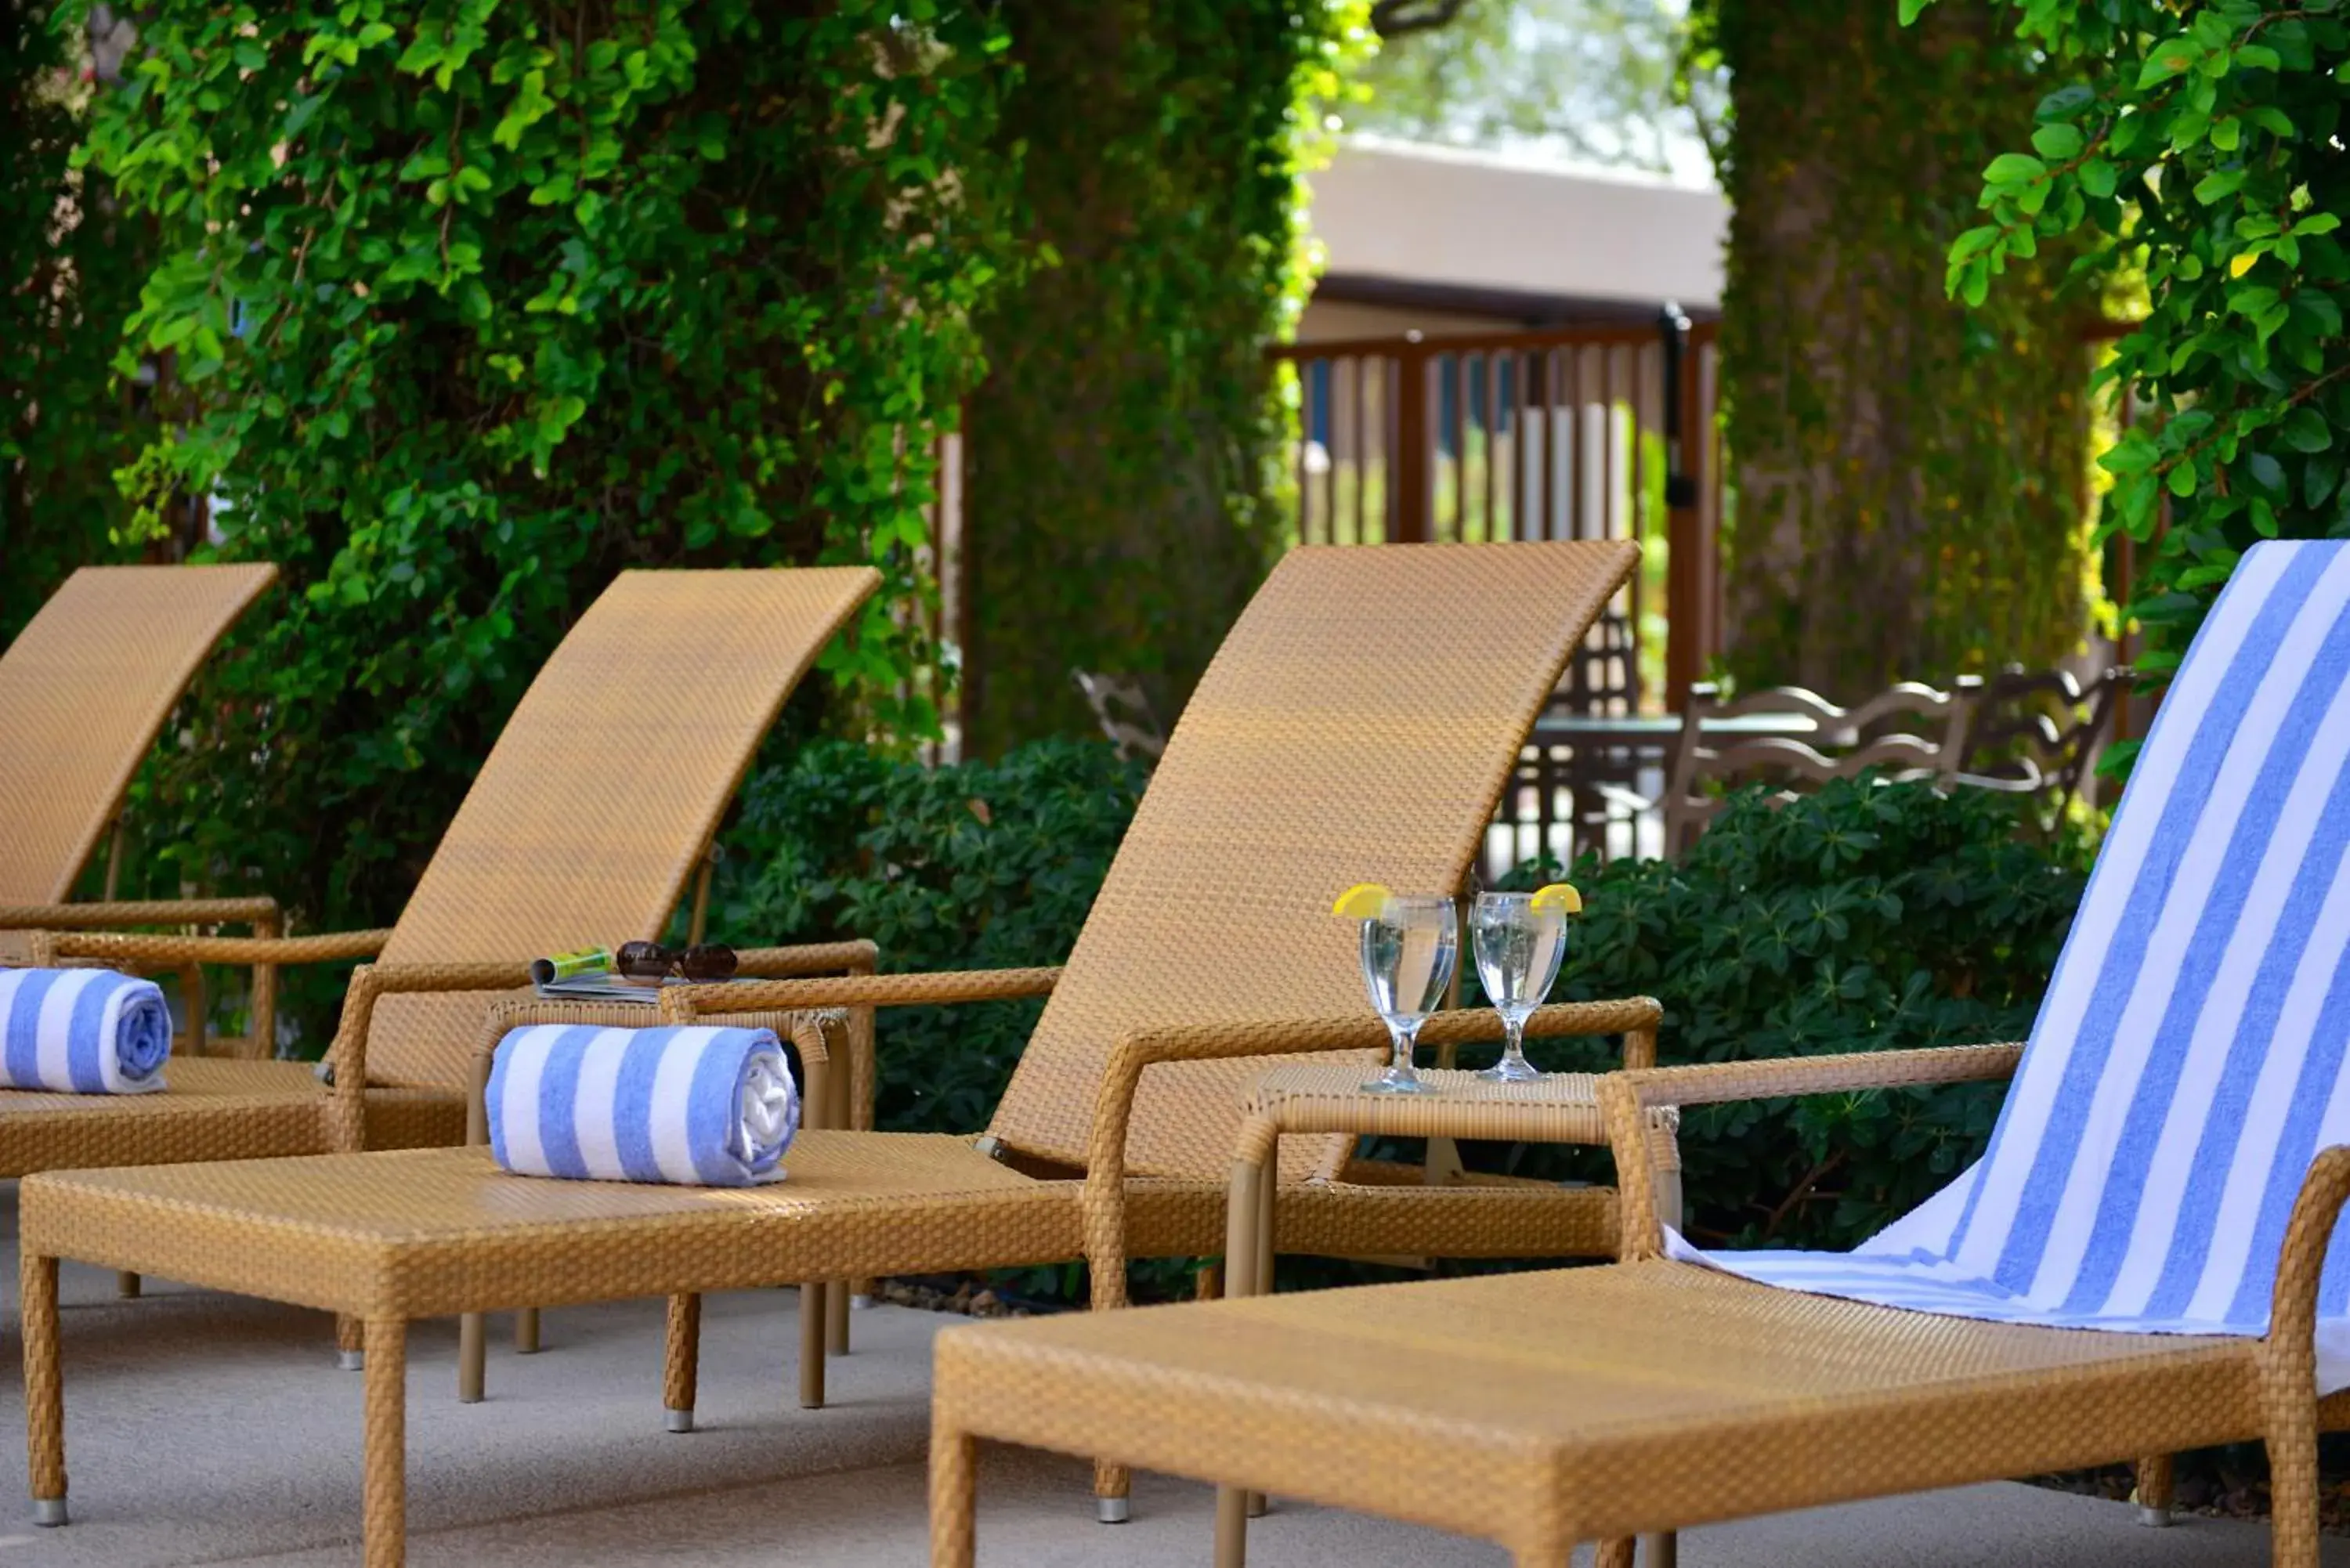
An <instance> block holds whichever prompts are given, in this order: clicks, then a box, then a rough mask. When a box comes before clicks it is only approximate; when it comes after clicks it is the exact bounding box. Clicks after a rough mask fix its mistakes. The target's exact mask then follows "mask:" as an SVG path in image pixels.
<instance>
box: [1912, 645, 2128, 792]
mask: <svg viewBox="0 0 2350 1568" xmlns="http://www.w3.org/2000/svg"><path fill="white" fill-rule="evenodd" d="M2130 679H2131V672H2130V670H2128V668H2127V667H2126V666H2121V667H2116V668H2112V669H2108V670H2105V671H2104V672H2102V673H2101V674H2099V675H2098V676H2096V678H2095V679H2094V680H2091V681H2090V682H2089V684H2088V685H2087V686H2086V687H2084V686H2083V685H2082V684H2081V683H2080V682H2079V681H2078V680H2074V677H2073V673H2072V671H2070V670H2026V669H2024V667H2023V666H2022V665H2021V664H2011V665H2009V666H2008V667H2007V668H2006V669H2004V670H2001V671H2000V672H1999V673H1998V674H1996V675H1994V676H1992V677H1991V679H1990V680H1987V681H1985V682H1984V683H1983V690H1982V697H1981V701H1978V702H1977V703H1976V704H1975V711H1974V716H1973V718H1972V719H1971V720H1970V722H1968V725H1967V754H1966V757H1965V758H1964V760H1963V761H1961V762H1960V764H1959V772H1958V775H1957V777H1956V779H1955V780H1954V781H1953V782H1955V783H1958V784H1964V785H1966V786H1967V787H1969V788H1970V789H1987V790H1992V791H1996V792H1998V793H2000V794H2015V795H2026V796H2031V797H2033V799H2034V800H2035V801H2036V802H2040V803H2044V805H2045V807H2046V808H2048V809H2050V812H2051V815H2052V818H2053V820H2055V821H2062V820H2063V819H2064V814H2065V811H2066V809H2067V808H2068V807H2069V806H2070V805H2072V803H2073V798H2074V796H2075V795H2076V794H2082V793H2083V785H2084V784H2092V783H2093V782H2094V781H2093V779H2092V777H2091V771H2092V770H2093V769H2094V768H2095V766H2096V763H2097V753H2099V751H2101V750H2102V749H2103V748H2104V746H2105V743H2106V738H2107V737H2106V730H2107V728H2108V726H2110V725H2111V723H2112V722H2113V715H2114V708H2115V704H2116V700H2117V699H2118V698H2119V697H2120V695H2121V691H2122V687H2123V686H2124V685H2125V684H2126V683H2127V682H2128V681H2129V680H2130ZM2092 798H2094V796H2092Z"/></svg>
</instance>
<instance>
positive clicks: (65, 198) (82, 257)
mask: <svg viewBox="0 0 2350 1568" xmlns="http://www.w3.org/2000/svg"><path fill="white" fill-rule="evenodd" d="M51 10H52V7H51V6H50V5H47V3H46V0H0V643H5V641H6V639H9V638H12V637H14V636H15V635H16V630H17V628H20V627H22V626H23V625H24V624H25V622H26V620H28V619H30V618H32V615H33V612H34V611H35V610H36V609H38V608H39V607H40V606H41V601H42V600H44V599H46V598H47V597H48V596H49V593H50V591H51V590H52V589H53V588H55V587H56V586H57V583H58V582H59V581H61V580H62V579H63V578H64V577H65V576H67V575H68V574H69V573H70V572H72V571H73V569H74V568H75V567H77V566H85V565H88V564H90V563H93V562H98V561H109V560H120V559H127V558H134V557H135V556H137V554H138V553H139V552H138V545H137V544H136V543H135V542H133V541H130V540H129V539H126V538H124V537H122V536H121V525H122V524H123V522H124V521H125V518H126V516H127V514H128V508H127V507H126V506H125V505H124V504H123V502H122V497H121V495H120V493H118V492H117V490H116V489H115V485H114V470H115V468H116V467H117V466H119V465H120V464H122V463H125V462H130V459H131V457H132V456H133V455H134V454H135V453H136V452H138V450H139V448H140V446H141V445H142V444H143V443H144V441H145V438H146V435H147V433H148V429H149V425H148V419H147V412H146V410H147V408H148V405H149V399H150V394H149V393H148V392H147V391H146V390H145V389H141V388H139V387H136V386H134V385H120V386H118V385H117V384H116V383H115V378H114V373H113V369H112V361H113V358H114V353H115V349H116V347H117V328H118V327H120V323H121V321H122V318H123V317H125V316H127V315H128V314H130V310H131V309H132V308H133V307H134V306H136V305H137V304H138V300H139V286H140V283H141V282H143V281H144V279H145V264H146V261H147V259H148V257H149V254H150V252H151V229H150V227H149V226H148V225H147V224H146V223H142V222H140V221H139V220H138V219H136V218H134V217H132V216H131V215H130V214H128V213H124V212H123V210H122V208H121V206H120V203H119V202H117V201H116V199H115V195H114V192H113V190H112V187H111V185H110V183H109V182H108V181H107V179H106V178H105V177H104V176H103V175H102V174H99V173H98V172H96V171H89V170H78V169H76V168H75V167H74V161H73V160H74V149H75V147H76V146H77V145H78V143H79V141H80V140H81V135H82V128H83V123H84V120H85V119H86V117H87V113H88V102H89V99H90V96H91V91H92V89H91V88H90V86H89V85H88V84H87V83H85V82H84V80H83V79H82V78H83V69H82V67H83V66H84V64H85V57H86V55H87V51H86V50H85V49H84V48H83V47H81V40H80V38H79V36H78V34H77V33H75V32H73V31H69V30H67V29H63V28H60V27H57V26H52V17H51V14H50V13H51Z"/></svg>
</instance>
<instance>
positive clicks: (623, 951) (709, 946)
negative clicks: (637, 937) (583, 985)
mask: <svg viewBox="0 0 2350 1568" xmlns="http://www.w3.org/2000/svg"><path fill="white" fill-rule="evenodd" d="M612 967H613V968H614V969H615V970H617V971H619V972H620V973H621V974H623V975H625V976H627V977H628V978H629V979H630V980H668V979H670V978H671V977H672V976H674V977H677V978H679V979H682V980H732V979H733V978H734V950H733V948H730V947H728V946H726V945H725V944H724V943H723V942H696V943H694V944H693V946H691V947H690V948H665V947H663V946H661V945H660V943H659V942H622V943H621V944H620V950H619V953H618V954H616V955H615V956H614V958H613V961H612Z"/></svg>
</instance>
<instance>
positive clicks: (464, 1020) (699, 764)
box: [368, 566, 880, 1086]
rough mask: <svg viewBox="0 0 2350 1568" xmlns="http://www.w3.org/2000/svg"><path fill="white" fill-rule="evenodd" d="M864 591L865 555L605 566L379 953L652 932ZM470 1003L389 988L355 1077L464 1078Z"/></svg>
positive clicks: (450, 957) (475, 1022)
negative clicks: (809, 562) (857, 558)
mask: <svg viewBox="0 0 2350 1568" xmlns="http://www.w3.org/2000/svg"><path fill="white" fill-rule="evenodd" d="M879 582H880V576H879V574H878V573H876V572H874V571H873V570H872V569H871V568H869V567H864V566H828V567H822V568H816V569H802V570H775V571H714V572H688V571H646V572H623V573H621V574H620V576H619V577H618V578H617V579H615V580H614V582H613V583H612V586H611V587H608V588H606V589H605V590H604V592H603V594H602V596H601V597H598V599H597V600H596V602H595V603H594V604H593V605H591V606H589V607H588V609H587V614H585V615H583V616H582V617H580V618H579V621H578V623H577V625H575V626H574V627H572V628H571V630H570V631H569V633H568V634H567V635H566V636H565V638H564V639H563V642H562V645H561V646H560V647H558V648H556V650H555V652H554V654H553V656H552V657H550V658H549V659H547V661H546V668H545V669H543V670H540V671H539V673H538V678H537V679H536V680H533V681H532V682H531V685H530V690H529V691H526V692H525V693H524V695H523V700H522V703H521V705H520V706H519V707H517V708H516V709H515V711H514V716H513V717H512V718H510V719H508V720H507V721H506V724H505V730H504V732H503V733H502V734H500V735H499V737H498V742H497V744H496V746H495V747H494V748H493V749H492V750H491V752H490V755H489V760H488V761H487V762H485V763H483V764H482V771H481V773H480V774H478V775H476V776H475V778H474V780H473V788H472V789H471V790H469V791H468V792H467V793H466V795H465V800H464V804H463V805H460V806H459V807H458V808H457V815H456V818H455V820H453V821H452V822H451V823H450V825H449V831H448V832H447V833H445V834H444V835H442V839H441V845H440V847H439V848H437V849H435V850H434V851H433V853H432V863H431V864H430V865H428V866H426V867H425V868H424V875H423V877H422V879H421V881H419V882H418V883H417V886H416V892H415V894H414V896H413V897H411V898H410V899H409V900H408V907H407V908H406V909H404V910H403V911H402V912H401V914H400V923H399V924H398V925H397V926H395V927H394V928H393V929H392V934H391V940H390V941H389V942H388V943H386V944H385V947H384V950H383V957H382V961H383V962H384V963H386V964H429V963H462V962H484V961H506V960H515V961H524V960H528V959H532V958H536V957H539V956H540V955H542V954H545V953H550V952H561V951H565V950H569V949H572V948H577V947H584V946H588V945H592V944H595V943H599V942H604V943H609V942H619V941H627V940H633V939H637V938H646V939H650V938H655V937H658V936H660V934H661V929H662V928H663V927H664V926H665V925H666V924H667V923H668V920H669V918H670V913H671V910H672V909H675V908H676V907H677V902H678V898H679V896H680V895H681V893H682V892H683V891H684V889H685V886H686V882H687V879H688V878H689V877H691V876H692V875H693V872H694V867H695V864H696V862H697V861H699V860H700V858H701V857H702V856H703V855H704V854H705V853H706V852H707V850H708V846H709V844H710V839H711V835H712V833H713V832H715V831H716V829H717V826H718V821H719V817H720V815H721V814H723V812H724V811H725V809H726V803H727V802H728V801H729V800H731V799H732V798H733V794H734V792H735V790H736V788H737V787H738V786H739V785H740V784H742V782H743V774H744V773H745V772H746V771H747V770H748V769H749V767H750V765H751V759H752V756H753V753H755V752H756V751H757V750H758V746H759V742H760V739H761V737H763V736H764V735H765V734H766V732H767V730H768V727H769V726H770V725H772V724H773V723H774V722H775V713H776V711H777V710H778V709H779V708H781V707H782V706H783V701H784V699H785V696H787V695H788V694H789V693H790V691H791V690H792V688H793V687H794V686H795V684H796V683H797V682H798V680H799V679H800V677H801V676H802V675H803V674H805V673H806V670H807V669H808V667H809V665H811V664H813V663H814V662H815V661H816V655H817V653H818V652H820V651H821V650H822V649H823V648H824V645H825V644H826V643H827V642H829V641H830V640H831V639H832V637H833V634H834V633H835V632H837V631H838V630H839V629H840V628H841V626H842V625H843V624H844V623H845V622H846V621H847V619H848V618H849V617H850V616H852V615H854V614H855V613H856V611H857V609H858V606H860V605H861V604H863V603H864V602H865V600H866V599H867V598H868V597H870V596H871V594H872V592H873V590H874V588H875V587H877V586H879ZM486 1000H487V999H485V998H484V997H483V996H480V995H476V994H473V993H470V992H459V993H454V994H451V995H444V996H415V995H411V996H391V997H386V998H385V999H384V1000H383V1001H382V1002H380V1003H379V1004H378V1005H377V1008H376V1013H375V1021H374V1026H373V1028H372V1029H371V1030H370V1031H369V1035H368V1077H369V1081H370V1082H373V1083H380V1084H392V1085H441V1086H450V1085H460V1086H462V1085H463V1084H464V1083H465V1082H466V1075H467V1071H468V1060H469V1058H470V1056H471V1054H472V1052H473V1045H474V1036H475V1033H476V1031H477V1030H478V1029H479V1027H480V1023H481V1018H482V1010H483V1007H484V1003H485V1001H486Z"/></svg>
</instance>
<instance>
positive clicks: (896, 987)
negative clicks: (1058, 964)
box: [662, 944, 1061, 1022]
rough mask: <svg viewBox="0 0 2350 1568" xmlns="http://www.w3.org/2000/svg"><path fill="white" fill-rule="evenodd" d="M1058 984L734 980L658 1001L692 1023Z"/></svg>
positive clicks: (1018, 992)
mask: <svg viewBox="0 0 2350 1568" xmlns="http://www.w3.org/2000/svg"><path fill="white" fill-rule="evenodd" d="M844 945H852V946H853V945H857V944H844ZM1060 978H1061V971H1060V970H1059V969H1057V968H1054V969H977V970H959V971H951V972H949V973H946V974H852V975H839V976H833V977H829V978H825V979H811V980H749V981H740V980H738V981H725V982H724V983H723V984H716V985H697V986H692V987H690V988H689V987H684V986H681V987H678V988H677V989H676V990H675V991H674V992H671V993H670V995H669V996H665V997H664V998H663V999H662V1000H663V1002H664V1005H665V1007H667V1008H668V1009H669V1010H670V1011H671V1012H674V1013H676V1014H678V1015H679V1019H678V1021H679V1022H691V1020H693V1019H695V1018H703V1017H711V1016H723V1015H724V1014H726V1013H730V1012H777V1011H785V1012H799V1011H802V1010H804V1009H809V1008H818V1007H938V1006H944V1005H947V1004H950V1003H953V1002H1001V1001H1004V1000H1006V999H1010V998H1015V997H1023V996H1043V995H1045V993H1046V992H1050V991H1051V990H1052V989H1053V985H1054V982H1055V981H1058V980H1059V979H1060ZM672 997H673V998H675V1000H674V1002H672V1001H671V998H672Z"/></svg>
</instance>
